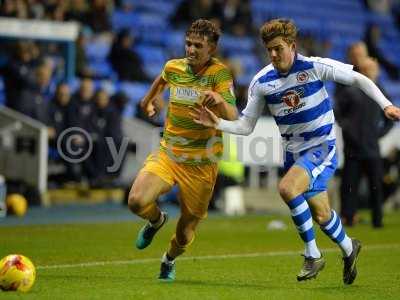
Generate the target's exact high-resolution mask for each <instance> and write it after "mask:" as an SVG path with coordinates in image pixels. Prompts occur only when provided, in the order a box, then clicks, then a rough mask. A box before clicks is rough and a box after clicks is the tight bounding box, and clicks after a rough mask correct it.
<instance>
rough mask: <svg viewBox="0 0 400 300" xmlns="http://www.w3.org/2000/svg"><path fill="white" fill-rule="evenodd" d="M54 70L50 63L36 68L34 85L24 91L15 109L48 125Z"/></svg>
mask: <svg viewBox="0 0 400 300" xmlns="http://www.w3.org/2000/svg"><path fill="white" fill-rule="evenodd" d="M51 74H52V69H51V66H50V65H49V64H48V63H43V64H41V65H39V66H38V67H36V69H35V73H34V76H35V77H34V79H35V80H34V81H33V85H32V86H29V87H26V88H25V89H23V90H22V91H21V93H20V95H19V97H18V99H17V102H16V106H15V109H16V110H17V111H19V112H21V113H23V114H25V115H27V116H29V117H31V118H33V119H36V120H38V121H40V122H42V123H45V124H47V123H48V111H47V109H48V100H49V85H50V80H51Z"/></svg>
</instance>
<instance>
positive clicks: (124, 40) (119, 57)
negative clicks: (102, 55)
mask: <svg viewBox="0 0 400 300" xmlns="http://www.w3.org/2000/svg"><path fill="white" fill-rule="evenodd" d="M133 41H134V39H133V36H132V35H131V33H130V31H129V29H122V30H121V31H120V32H119V33H118V34H117V35H116V36H115V38H114V42H113V45H112V47H111V50H110V53H109V54H108V60H109V61H110V63H111V65H112V68H113V69H114V71H115V72H116V73H117V74H118V78H119V80H121V81H150V78H149V77H148V76H147V75H146V73H145V72H144V70H143V67H142V61H141V60H140V57H139V56H138V55H137V54H136V52H135V51H134V50H133V47H132V45H133Z"/></svg>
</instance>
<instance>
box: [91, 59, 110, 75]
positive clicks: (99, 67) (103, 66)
mask: <svg viewBox="0 0 400 300" xmlns="http://www.w3.org/2000/svg"><path fill="white" fill-rule="evenodd" d="M88 65H89V68H90V69H91V70H93V72H94V73H95V75H96V77H101V78H114V77H116V74H115V73H114V71H113V69H112V67H111V65H110V64H109V63H108V62H107V61H92V62H89V63H88Z"/></svg>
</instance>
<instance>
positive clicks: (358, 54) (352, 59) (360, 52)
mask: <svg viewBox="0 0 400 300" xmlns="http://www.w3.org/2000/svg"><path fill="white" fill-rule="evenodd" d="M367 57H368V48H367V45H366V44H365V43H364V42H362V41H359V42H356V43H354V44H352V45H351V46H350V47H349V48H348V49H347V60H348V62H349V63H350V64H352V65H353V66H354V70H355V71H357V70H358V66H359V65H360V62H362V61H363V60H365V59H366V58H367Z"/></svg>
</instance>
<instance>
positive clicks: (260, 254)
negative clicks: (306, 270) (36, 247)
mask: <svg viewBox="0 0 400 300" xmlns="http://www.w3.org/2000/svg"><path fill="white" fill-rule="evenodd" d="M399 248H400V244H387V245H371V246H364V247H363V250H383V249H399ZM321 250H322V252H338V251H339V250H338V248H326V249H321ZM299 253H300V251H272V252H255V253H241V254H221V255H204V256H183V257H180V258H179V260H180V261H185V260H214V259H230V258H252V257H268V256H289V255H296V254H299ZM160 260H161V259H160V258H141V259H133V260H112V261H94V262H87V263H77V264H63V265H47V266H37V267H36V269H38V270H48V269H66V268H80V267H96V266H108V265H137V264H146V263H153V262H159V261H160Z"/></svg>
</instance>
